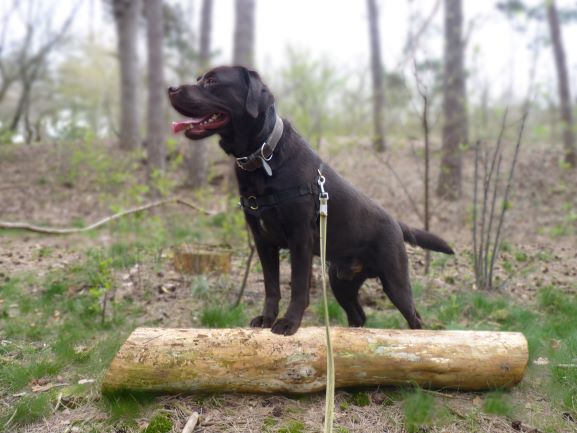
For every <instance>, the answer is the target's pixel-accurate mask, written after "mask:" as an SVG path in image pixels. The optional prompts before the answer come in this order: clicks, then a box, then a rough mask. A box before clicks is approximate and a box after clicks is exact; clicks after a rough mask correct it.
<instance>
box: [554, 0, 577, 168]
mask: <svg viewBox="0 0 577 433" xmlns="http://www.w3.org/2000/svg"><path fill="white" fill-rule="evenodd" d="M547 22H548V23H549V33H550V34H551V42H552V44H553V55H554V57H555V69H556V71H557V88H558V91H559V103H560V109H561V120H562V122H563V146H564V148H565V162H566V163H567V164H569V166H571V167H573V168H574V167H575V166H576V165H577V151H576V150H575V129H574V128H575V125H574V123H573V113H572V112H571V91H570V88H569V73H568V71H567V61H566V60H565V49H564V47H563V38H562V34H561V25H560V24H559V14H558V13H557V6H556V4H555V0H549V1H547Z"/></svg>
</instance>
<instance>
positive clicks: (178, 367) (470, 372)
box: [102, 327, 528, 393]
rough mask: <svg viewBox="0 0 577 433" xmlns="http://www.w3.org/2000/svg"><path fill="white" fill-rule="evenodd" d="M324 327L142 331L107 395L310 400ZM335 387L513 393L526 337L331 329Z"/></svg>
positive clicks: (127, 348) (115, 369)
mask: <svg viewBox="0 0 577 433" xmlns="http://www.w3.org/2000/svg"><path fill="white" fill-rule="evenodd" d="M324 332H325V331H324V328H320V327H310V328H301V329H300V330H299V331H298V332H297V333H296V334H295V335H293V336H290V337H281V336H278V335H275V334H272V333H271V332H270V330H268V329H242V328H240V329H159V328H137V329H136V330H135V331H134V332H133V333H132V335H130V337H129V338H128V340H127V341H126V342H125V343H124V345H123V346H122V348H121V349H120V351H119V352H118V354H117V356H116V357H115V359H114V360H113V361H112V364H111V365H110V367H109V369H108V371H107V373H106V375H105V377H104V380H103V383H102V390H103V392H116V391H126V390H128V391H153V392H256V393H279V392H280V393H308V392H317V391H320V390H322V389H324V387H325V368H326V359H325V357H326V351H325V334H324ZM332 339H333V340H332V341H333V345H334V353H335V367H336V386H337V387H347V386H371V385H402V384H419V385H421V386H428V387H433V388H453V389H463V390H464V389H468V390H480V389H487V388H502V387H509V386H513V385H516V384H517V383H519V382H520V381H521V379H522V377H523V372H524V370H525V368H526V366H527V361H528V349H527V340H526V339H525V337H524V336H523V335H522V334H521V333H515V332H488V331H428V330H418V331H412V330H385V329H367V328H364V329H362V328H338V327H335V328H332Z"/></svg>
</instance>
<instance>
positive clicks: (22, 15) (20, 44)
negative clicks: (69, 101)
mask: <svg viewBox="0 0 577 433" xmlns="http://www.w3.org/2000/svg"><path fill="white" fill-rule="evenodd" d="M26 6H28V7H26ZM41 6H42V5H23V4H21V3H18V2H13V3H12V4H11V6H10V7H9V8H8V10H7V11H6V13H5V14H4V15H3V17H2V18H1V25H2V30H0V78H1V79H2V81H1V83H0V102H2V100H3V99H4V98H5V97H6V96H7V94H8V91H9V90H10V89H11V87H12V86H14V85H18V84H19V86H18V89H17V90H18V96H17V99H16V101H17V102H16V105H15V107H14V110H13V111H12V113H11V116H10V121H9V122H8V125H9V126H8V129H9V130H10V132H11V133H12V134H13V133H16V132H17V130H18V128H19V126H20V125H21V123H22V121H23V122H24V137H25V141H26V142H27V143H29V142H30V141H31V139H32V136H33V135H34V131H33V127H32V125H31V119H30V112H31V100H32V94H33V90H34V86H35V84H37V82H38V81H39V80H41V79H42V78H45V77H46V75H47V72H48V64H49V61H50V59H49V58H50V55H51V54H52V52H53V51H54V49H55V48H57V47H58V46H59V45H60V44H62V43H63V41H64V39H65V36H66V33H67V32H68V30H69V28H70V25H71V23H72V21H73V19H74V16H75V15H76V11H77V9H78V8H77V7H74V8H73V10H72V11H71V12H70V13H69V14H68V16H67V18H66V20H65V21H64V23H63V24H62V25H61V27H60V28H59V29H58V30H55V29H54V28H53V23H52V19H51V16H50V15H49V14H47V11H46V9H45V8H44V7H41ZM9 20H20V21H21V22H22V24H23V27H24V28H25V32H24V36H23V38H22V39H20V40H19V41H17V42H16V43H12V44H8V43H6V36H7V34H6V28H7V24H8V22H9ZM36 129H38V128H36ZM36 135H37V136H38V135H39V131H36Z"/></svg>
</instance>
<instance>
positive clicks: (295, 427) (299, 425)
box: [277, 420, 305, 433]
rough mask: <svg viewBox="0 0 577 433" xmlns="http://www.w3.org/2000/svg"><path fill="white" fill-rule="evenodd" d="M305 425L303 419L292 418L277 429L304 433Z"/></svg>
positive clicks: (281, 432) (278, 431) (289, 432)
mask: <svg viewBox="0 0 577 433" xmlns="http://www.w3.org/2000/svg"><path fill="white" fill-rule="evenodd" d="M304 431H305V425H304V423H303V422H301V421H296V420H291V421H289V422H287V423H286V424H285V425H284V426H282V427H281V428H279V429H278V430H277V433H304Z"/></svg>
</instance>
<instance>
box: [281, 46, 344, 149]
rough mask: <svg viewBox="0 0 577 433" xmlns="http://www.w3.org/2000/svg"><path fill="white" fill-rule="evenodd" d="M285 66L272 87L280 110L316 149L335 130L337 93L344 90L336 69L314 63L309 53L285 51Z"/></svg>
mask: <svg viewBox="0 0 577 433" xmlns="http://www.w3.org/2000/svg"><path fill="white" fill-rule="evenodd" d="M286 59H287V66H286V68H285V69H283V70H281V72H280V77H281V82H280V83H279V84H278V85H277V86H275V87H276V88H277V89H280V90H279V91H277V93H278V100H279V109H280V111H281V112H282V113H283V115H286V116H288V117H289V118H290V119H291V122H293V123H294V124H295V127H296V128H297V130H298V131H300V132H301V133H302V134H303V136H304V137H305V138H306V139H307V140H308V141H309V143H311V145H313V146H315V147H317V148H318V147H319V146H320V142H321V139H322V138H323V137H324V136H326V135H327V133H328V131H331V130H332V128H333V126H334V123H333V122H334V117H333V116H334V115H333V114H332V113H334V107H335V106H336V100H335V99H336V98H335V94H336V93H337V92H336V90H338V89H339V88H341V87H342V86H343V81H344V80H343V78H342V77H341V76H339V74H338V72H337V71H338V68H337V67H336V66H334V65H333V64H331V63H330V62H329V60H327V59H326V58H322V59H320V60H317V59H313V58H312V57H311V55H310V53H309V52H307V51H298V50H296V49H294V48H290V47H289V48H288V49H287V53H286Z"/></svg>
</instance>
